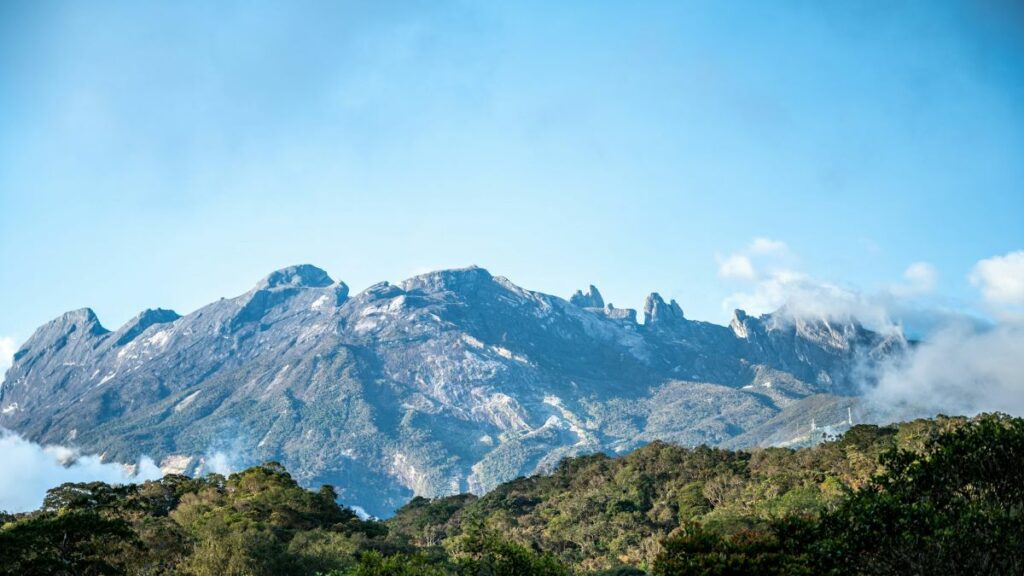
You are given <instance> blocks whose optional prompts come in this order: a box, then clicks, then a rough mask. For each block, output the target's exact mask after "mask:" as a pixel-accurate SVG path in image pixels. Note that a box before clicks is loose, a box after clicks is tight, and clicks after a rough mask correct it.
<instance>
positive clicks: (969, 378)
mask: <svg viewBox="0 0 1024 576" xmlns="http://www.w3.org/2000/svg"><path fill="white" fill-rule="evenodd" d="M1022 375H1024V325H1022V324H1017V323H1004V324H999V325H996V326H994V327H988V328H979V327H978V326H976V325H968V324H957V325H951V326H947V327H945V328H943V329H941V330H939V331H938V332H936V333H934V334H932V335H930V336H929V338H928V339H927V340H925V341H923V342H922V343H920V344H919V345H917V346H916V347H914V348H913V349H912V350H911V351H910V352H909V353H908V354H907V355H906V356H905V357H904V358H901V359H899V360H896V361H894V362H892V363H891V364H889V365H887V366H884V367H883V368H882V370H881V373H880V375H879V378H878V381H877V383H875V384H874V385H871V386H868V387H866V389H865V397H864V407H865V409H866V411H867V412H868V414H871V415H872V416H873V417H874V418H875V419H878V420H882V421H894V420H907V419H912V418H919V417H928V416H934V415H936V414H947V415H967V416H972V415H975V414H978V413H980V412H1006V413H1008V414H1014V415H1018V416H1020V415H1024V377H1022Z"/></svg>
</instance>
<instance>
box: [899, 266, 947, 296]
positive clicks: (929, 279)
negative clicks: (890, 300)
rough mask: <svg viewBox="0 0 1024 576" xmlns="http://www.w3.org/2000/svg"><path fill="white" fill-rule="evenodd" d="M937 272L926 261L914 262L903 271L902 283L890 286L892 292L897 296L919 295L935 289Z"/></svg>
mask: <svg viewBox="0 0 1024 576" xmlns="http://www.w3.org/2000/svg"><path fill="white" fill-rule="evenodd" d="M938 277H939V274H938V272H937V271H936V270H935V267H934V266H932V265H931V264H929V263H927V262H914V263H913V264H911V265H910V266H908V267H907V269H906V270H905V271H904V272H903V280H904V283H903V284H897V285H895V286H893V287H892V288H891V291H892V293H893V294H894V295H895V296H899V297H910V296H921V295H924V294H929V293H931V292H932V291H933V290H935V284H936V282H937V280H938Z"/></svg>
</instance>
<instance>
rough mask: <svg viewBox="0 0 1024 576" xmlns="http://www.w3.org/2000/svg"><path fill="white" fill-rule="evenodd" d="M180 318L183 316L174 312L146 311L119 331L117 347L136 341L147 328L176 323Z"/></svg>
mask: <svg viewBox="0 0 1024 576" xmlns="http://www.w3.org/2000/svg"><path fill="white" fill-rule="evenodd" d="M178 318H181V315H180V314H178V313H177V312H175V311H174V310H164V309H163V308H156V309H148V310H144V311H143V312H142V313H140V314H139V315H138V316H136V317H135V318H132V319H131V320H129V321H128V322H127V323H126V324H125V325H124V326H122V327H121V328H120V329H119V330H118V337H117V341H116V345H117V346H124V345H125V344H127V343H129V342H131V341H132V340H134V339H135V337H136V336H138V335H139V334H142V333H143V332H144V331H145V330H146V328H149V327H150V326H153V325H154V324H166V323H168V322H174V321H175V320H177V319H178Z"/></svg>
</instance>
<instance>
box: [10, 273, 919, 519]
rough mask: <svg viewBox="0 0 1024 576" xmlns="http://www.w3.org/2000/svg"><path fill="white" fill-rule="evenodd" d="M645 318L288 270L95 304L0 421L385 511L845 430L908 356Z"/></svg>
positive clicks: (823, 333)
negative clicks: (574, 469) (629, 457)
mask: <svg viewBox="0 0 1024 576" xmlns="http://www.w3.org/2000/svg"><path fill="white" fill-rule="evenodd" d="M643 318H644V321H643V322H638V321H637V313H636V311H635V310H632V309H619V308H614V307H612V306H611V305H610V304H607V305H604V300H603V298H602V297H601V295H600V292H599V291H598V290H597V288H596V287H593V286H591V287H590V288H589V289H588V291H587V292H586V293H585V294H584V293H583V292H582V291H578V292H577V293H576V294H574V295H572V296H570V297H569V298H568V299H563V298H560V297H557V296H552V295H548V294H544V293H542V292H535V291H531V290H527V289H525V288H521V287H519V286H517V285H515V284H514V283H512V282H511V281H509V280H508V279H506V278H504V277H502V276H494V275H492V274H491V273H490V272H488V271H487V270H485V269H483V268H479V267H476V266H471V267H467V268H459V269H449V270H439V271H434V272H428V273H425V274H420V275H417V276H413V277H412V278H409V279H406V280H404V281H402V282H399V283H397V284H391V283H388V282H381V283H378V284H375V285H373V286H370V287H368V288H366V289H365V290H363V291H361V292H358V293H356V294H350V293H349V288H348V286H347V285H346V284H345V283H344V282H340V281H335V280H334V279H332V278H331V277H330V275H328V274H327V273H326V272H325V271H323V270H321V269H319V268H317V267H315V266H312V265H308V264H305V265H298V266H291V267H288V268H283V269H281V270H277V271H275V272H273V273H271V274H269V275H267V276H266V277H264V278H263V279H262V280H260V281H259V282H258V283H257V284H256V285H255V286H254V287H253V288H252V289H250V290H249V291H247V292H245V293H244V294H241V295H239V296H237V297H234V298H227V299H221V300H218V301H215V302H213V303H211V304H208V305H206V306H203V307H201V308H199V309H198V310H196V311H194V312H192V313H189V314H185V315H183V316H181V315H178V314H177V313H176V312H173V311H169V310H161V309H157V310H149V311H144V312H142V313H140V315H139V316H137V317H136V318H134V319H133V320H130V321H129V322H127V323H125V325H123V326H121V327H119V328H118V329H116V330H113V331H110V330H107V329H106V328H104V327H103V326H102V324H101V323H100V321H99V319H98V318H97V316H96V314H95V313H94V312H93V311H92V310H90V309H87V308H86V309H80V310H77V311H72V312H68V313H65V314H63V315H61V316H59V317H58V318H56V319H54V320H52V321H50V322H48V323H46V324H44V325H43V326H42V327H40V328H39V329H38V330H37V331H36V333H34V334H33V335H32V337H30V338H29V340H28V341H27V342H26V343H25V344H24V345H23V346H22V347H21V348H20V349H19V351H18V352H17V353H16V355H15V361H14V364H13V365H12V366H11V368H10V369H9V370H8V372H7V374H6V376H5V378H4V381H3V384H2V386H0V426H4V427H7V428H10V429H12V430H15V431H17V432H19V433H21V434H23V435H25V436H26V437H27V438H29V439H31V440H34V441H38V442H44V443H60V444H72V445H75V446H79V447H81V448H82V449H85V450H89V451H93V452H97V453H101V454H103V455H104V457H105V458H106V459H109V460H117V461H122V462H128V461H133V460H134V459H136V458H138V457H139V456H140V455H141V454H143V453H145V454H148V455H150V456H152V457H154V458H156V459H157V460H158V461H159V462H160V464H161V466H162V467H163V468H164V469H165V470H168V471H175V472H193V473H196V472H201V471H203V470H206V469H208V468H209V466H210V464H209V462H210V460H211V458H212V457H213V456H214V455H215V454H216V453H222V454H228V455H229V456H230V458H231V459H233V460H234V463H235V465H236V466H242V465H245V464H248V463H252V462H257V461H263V460H271V459H273V460H281V461H282V462H284V463H285V464H286V465H288V466H289V468H290V469H293V470H295V472H296V476H297V477H298V478H299V479H300V480H301V481H303V482H304V483H306V484H310V485H315V484H319V483H332V484H335V485H338V486H342V487H344V488H345V489H346V490H347V493H343V494H342V497H343V498H345V499H346V501H348V502H353V503H355V504H359V505H361V506H364V507H365V508H367V509H368V510H370V511H371V512H373V513H375V514H378V515H385V514H387V513H388V512H389V511H390V510H391V509H393V508H394V507H395V506H397V505H399V504H401V503H402V502H403V501H404V500H405V499H407V498H408V497H409V496H411V495H412V494H417V495H425V496H439V495H443V494H448V493H457V492H461V491H464V490H470V491H474V492H483V491H486V490H487V489H489V488H490V487H492V486H494V485H496V484H497V483H498V482H500V481H503V480H508V479H511V478H514V477H516V476H518V475H522V474H526V473H531V472H535V471H544V470H549V469H551V468H552V467H553V466H554V465H555V464H557V462H558V461H559V460H560V459H561V458H563V457H565V456H570V455H575V454H581V453H586V452H595V451H610V452H622V451H625V450H629V449H631V448H633V447H636V446H639V445H642V444H644V443H646V442H648V441H651V440H669V441H675V442H679V443H682V444H689V445H692V444H699V443H707V444H722V445H725V444H729V442H730V441H733V440H734V439H738V438H744V439H745V440H744V441H746V442H750V443H759V442H762V441H766V440H768V439H770V438H774V437H778V436H779V435H780V434H782V435H785V433H786V431H787V430H790V429H791V428H792V422H794V421H798V420H799V419H800V415H801V414H803V413H804V412H806V413H807V414H808V415H811V414H816V415H819V417H829V415H831V416H834V419H836V420H841V419H845V412H846V410H847V408H848V407H849V406H851V405H853V404H855V402H856V400H855V395H856V393H857V391H858V386H859V378H860V377H861V376H860V375H859V373H858V371H859V367H860V366H863V365H864V364H865V363H868V364H870V363H872V362H876V361H878V360H880V359H883V358H886V357H889V356H891V355H893V354H899V353H900V352H901V350H903V349H904V348H905V347H906V341H905V340H904V339H903V338H902V336H900V335H898V334H897V335H882V334H877V333H875V332H872V331H870V330H867V329H865V328H864V327H863V326H861V325H860V324H858V323H856V322H855V321H853V320H852V319H840V320H834V319H816V320H808V319H804V318H799V317H783V316H782V315H781V314H766V315H762V316H760V317H756V318H755V317H753V316H749V315H747V314H746V313H744V312H742V311H737V312H736V314H735V316H734V318H733V321H732V323H731V324H730V325H729V326H719V325H716V324H711V323H706V322H699V321H693V320H689V319H687V318H686V317H685V316H684V314H683V311H682V308H681V307H680V306H679V305H678V304H677V303H676V302H675V301H674V300H670V301H669V302H668V303H666V302H665V301H664V299H663V298H662V297H661V296H660V295H658V294H657V293H652V294H651V295H650V296H648V298H647V300H646V302H645V306H644V309H643ZM805 404H806V406H804V405H805ZM840 414H841V415H842V416H843V418H839V416H838V415H840ZM811 417H813V416H811ZM381 486H383V487H384V488H383V489H381Z"/></svg>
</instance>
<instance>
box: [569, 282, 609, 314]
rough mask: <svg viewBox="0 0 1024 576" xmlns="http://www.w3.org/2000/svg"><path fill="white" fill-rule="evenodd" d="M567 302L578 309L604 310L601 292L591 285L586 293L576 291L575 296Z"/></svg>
mask: <svg viewBox="0 0 1024 576" xmlns="http://www.w3.org/2000/svg"><path fill="white" fill-rule="evenodd" d="M569 302H571V303H573V304H575V305H577V306H579V307H580V308H604V298H602V297H601V292H600V291H598V289H597V287H596V286H594V285H593V284H591V285H590V289H589V290H587V292H586V293H584V292H583V291H582V290H577V291H576V293H575V294H573V295H572V296H570V297H569Z"/></svg>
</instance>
